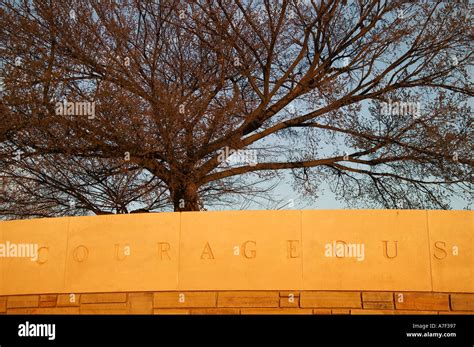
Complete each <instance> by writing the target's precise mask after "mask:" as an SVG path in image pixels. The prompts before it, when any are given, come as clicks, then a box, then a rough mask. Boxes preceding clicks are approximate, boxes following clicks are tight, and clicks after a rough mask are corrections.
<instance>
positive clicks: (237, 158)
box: [217, 146, 257, 166]
mask: <svg viewBox="0 0 474 347" xmlns="http://www.w3.org/2000/svg"><path fill="white" fill-rule="evenodd" d="M217 160H218V161H219V162H220V163H223V162H226V163H227V164H229V165H237V164H249V165H250V166H255V165H257V151H256V150H253V149H239V150H235V149H231V148H230V149H229V147H227V146H226V147H225V149H224V150H220V151H219V156H218V157H217Z"/></svg>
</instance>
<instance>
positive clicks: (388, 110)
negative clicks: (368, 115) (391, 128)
mask: <svg viewBox="0 0 474 347" xmlns="http://www.w3.org/2000/svg"><path fill="white" fill-rule="evenodd" d="M420 110H421V105H420V103H419V102H400V101H396V102H392V100H390V99H388V103H386V102H382V109H381V113H382V114H383V115H386V116H408V115H411V116H413V117H415V118H417V117H419V116H420V113H421V111H420Z"/></svg>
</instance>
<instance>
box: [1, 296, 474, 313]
mask: <svg viewBox="0 0 474 347" xmlns="http://www.w3.org/2000/svg"><path fill="white" fill-rule="evenodd" d="M42 298H43V299H44V296H43V295H20V296H2V297H0V314H162V315H165V314H201V315H204V314H206V315H207V314H230V315H238V314H244V315H245V314H247V315H252V314H259V315H266V314H290V315H293V314H316V315H329V314H334V315H336V314H337V315H340V314H353V315H360V314H415V315H418V314H431V315H437V314H468V315H473V314H474V294H460V293H451V294H448V293H425V292H361V291H301V292H291V291H290V292H288V291H285V292H278V291H232V292H227V291H222V292H221V291H218V292H216V291H203V292H194V291H185V292H179V291H177V292H131V293H87V294H79V293H78V294H75V297H74V302H70V300H69V299H70V296H69V295H68V296H67V300H65V299H66V297H65V296H62V299H60V298H61V295H55V294H48V295H47V302H48V303H49V305H48V307H43V306H42V305H41V303H42V302H44V301H42ZM373 300H377V301H373ZM68 303H69V304H68ZM288 304H291V305H288Z"/></svg>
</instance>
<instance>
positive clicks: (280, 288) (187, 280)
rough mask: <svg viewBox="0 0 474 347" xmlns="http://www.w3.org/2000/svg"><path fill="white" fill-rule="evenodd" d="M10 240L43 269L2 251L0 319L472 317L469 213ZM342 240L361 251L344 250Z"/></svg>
mask: <svg viewBox="0 0 474 347" xmlns="http://www.w3.org/2000/svg"><path fill="white" fill-rule="evenodd" d="M7 242H9V243H16V244H20V243H28V244H38V246H39V254H38V259H37V260H36V261H32V260H30V259H28V258H20V257H17V258H15V257H1V256H0V314H5V313H6V314H8V313H13V314H14V313H18V314H22V313H31V314H410V313H416V314H425V313H426V314H438V313H439V314H453V313H461V314H463V313H466V314H472V313H473V312H474V299H473V297H474V251H473V247H474V214H473V212H470V211H410V210H340V211H331V210H329V211H324V210H320V211H310V210H304V211H299V210H293V211H278V212H277V211H226V212H185V213H156V214H153V213H150V214H139V215H138V214H137V215H118V216H94V217H66V218H49V219H36V220H26V221H8V222H0V244H6V243H7ZM328 245H329V246H328ZM344 245H345V246H347V247H349V246H351V247H354V248H352V250H353V251H354V253H353V254H352V255H350V254H347V255H345V256H340V254H336V248H335V247H336V246H344ZM328 247H329V248H328ZM357 247H359V248H357ZM361 247H363V248H361ZM347 249H348V248H347ZM328 251H329V254H328ZM356 251H357V252H356ZM71 298H72V299H71Z"/></svg>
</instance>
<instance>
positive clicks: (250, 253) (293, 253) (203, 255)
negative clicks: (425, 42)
mask: <svg viewBox="0 0 474 347" xmlns="http://www.w3.org/2000/svg"><path fill="white" fill-rule="evenodd" d="M258 244H260V243H259V242H257V240H247V241H244V242H242V243H240V244H237V242H236V244H234V246H232V247H231V248H229V249H228V253H227V255H231V256H240V257H242V258H245V259H255V258H257V257H258V255H259V254H260V253H259V251H258ZM324 245H325V247H323V248H321V253H320V254H321V256H323V255H324V256H326V257H328V258H331V257H333V258H343V257H353V258H356V259H357V260H358V261H362V260H365V248H366V247H365V245H364V244H351V243H346V242H345V241H341V240H338V241H331V242H328V243H325V244H324ZM111 246H112V247H111V252H108V251H107V250H105V249H103V250H102V251H103V252H107V253H108V254H110V257H111V258H112V259H113V260H116V261H126V259H128V258H131V257H133V254H132V248H133V247H134V246H133V244H132V243H126V244H120V243H115V244H111ZM281 246H282V249H281V251H282V254H281V255H283V254H285V253H286V258H287V259H296V258H301V257H302V242H301V240H286V241H284V243H282V245H281ZM374 247H375V248H379V247H380V248H379V249H380V252H381V253H380V255H382V256H383V257H384V258H386V259H389V260H391V259H395V258H397V257H398V249H399V241H397V240H390V241H388V240H387V241H380V243H379V246H378V247H377V246H375V245H374ZM285 251H286V252H285ZM141 252H143V250H142V251H141ZM141 252H138V251H135V252H134V253H135V254H138V253H141ZM145 252H150V253H149V254H150V256H152V257H153V254H154V257H156V258H157V260H159V261H163V262H166V261H171V260H176V259H177V258H178V257H179V249H178V248H177V247H174V246H173V245H172V244H171V243H170V242H166V241H162V242H156V243H155V244H154V245H151V244H150V245H149V246H148V250H147V251H145ZM432 252H433V253H432V256H433V258H435V259H436V260H443V259H445V258H447V257H449V256H451V255H452V256H458V255H459V254H460V249H459V247H458V246H456V245H452V246H448V245H447V244H446V242H444V241H435V242H434V244H433V248H432ZM37 253H38V256H37V257H38V261H37V263H38V264H45V263H47V262H48V258H49V253H50V250H49V247H48V246H42V247H40V248H39V249H38V252H37ZM90 253H91V252H90V251H89V248H88V247H87V246H85V245H78V246H75V247H73V248H72V249H71V250H70V254H71V256H72V260H74V261H75V262H77V263H85V262H87V261H88V260H89V258H90V256H91V254H90ZM217 253H218V254H219V256H217V255H216V249H215V245H214V244H212V242H209V241H207V242H205V243H202V244H201V245H199V246H198V247H196V249H195V251H193V254H192V255H191V256H193V257H195V259H201V260H216V259H219V258H220V259H222V255H225V253H222V251H221V250H218V252H217ZM96 254H97V253H95V254H94V255H93V258H95V257H96ZM267 255H268V254H267Z"/></svg>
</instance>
